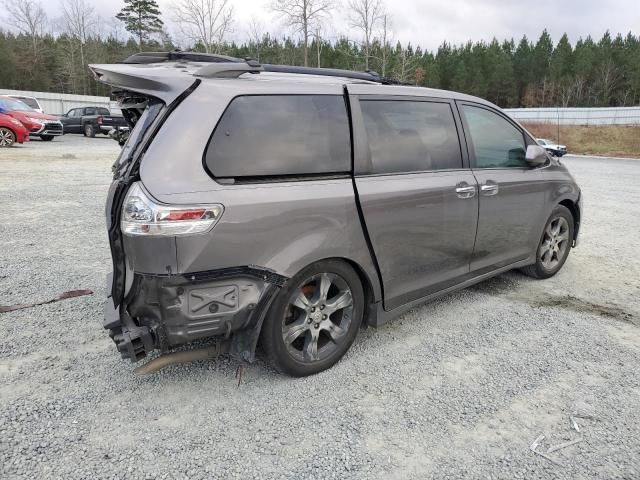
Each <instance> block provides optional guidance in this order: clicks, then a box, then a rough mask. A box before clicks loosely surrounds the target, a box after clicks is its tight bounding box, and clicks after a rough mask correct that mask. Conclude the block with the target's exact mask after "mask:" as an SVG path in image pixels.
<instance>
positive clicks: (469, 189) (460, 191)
mask: <svg viewBox="0 0 640 480" xmlns="http://www.w3.org/2000/svg"><path fill="white" fill-rule="evenodd" d="M456 194H457V195H458V197H459V198H473V197H475V195H476V187H475V186H472V185H469V186H466V187H462V186H460V187H456Z"/></svg>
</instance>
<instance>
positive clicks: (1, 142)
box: [0, 127, 16, 147]
mask: <svg viewBox="0 0 640 480" xmlns="http://www.w3.org/2000/svg"><path fill="white" fill-rule="evenodd" d="M14 143H16V134H15V133H13V132H12V131H11V130H9V129H8V128H6V127H0V147H11V146H12V145H13V144H14Z"/></svg>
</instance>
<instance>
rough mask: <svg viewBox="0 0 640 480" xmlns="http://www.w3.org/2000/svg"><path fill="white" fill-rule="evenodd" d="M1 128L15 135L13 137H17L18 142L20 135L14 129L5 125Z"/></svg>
mask: <svg viewBox="0 0 640 480" xmlns="http://www.w3.org/2000/svg"><path fill="white" fill-rule="evenodd" d="M0 128H5V129H7V130H9V131H10V132H11V133H13V136H14V137H16V141H17V140H18V133H17V132H16V131H15V130H14V129H13V128H11V127H8V126H5V125H2V126H0Z"/></svg>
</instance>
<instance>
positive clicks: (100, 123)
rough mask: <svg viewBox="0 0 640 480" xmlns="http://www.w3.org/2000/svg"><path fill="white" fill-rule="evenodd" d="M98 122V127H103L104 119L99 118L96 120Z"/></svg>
mask: <svg viewBox="0 0 640 480" xmlns="http://www.w3.org/2000/svg"><path fill="white" fill-rule="evenodd" d="M96 122H98V125H102V117H101V116H98V118H97V119H96Z"/></svg>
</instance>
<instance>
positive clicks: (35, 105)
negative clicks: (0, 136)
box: [7, 95, 44, 113]
mask: <svg viewBox="0 0 640 480" xmlns="http://www.w3.org/2000/svg"><path fill="white" fill-rule="evenodd" d="M7 96H8V97H11V98H13V99H15V100H19V101H21V102H22V103H25V104H27V105H29V106H30V107H31V108H33V109H34V110H35V111H36V112H38V113H44V110H43V109H42V106H41V105H40V102H38V99H37V98H35V97H25V96H22V95H7Z"/></svg>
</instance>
